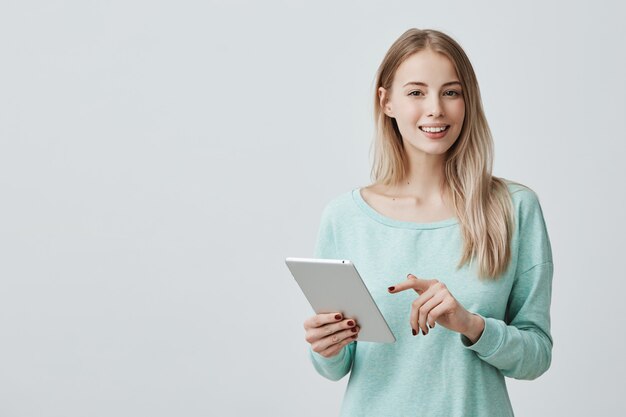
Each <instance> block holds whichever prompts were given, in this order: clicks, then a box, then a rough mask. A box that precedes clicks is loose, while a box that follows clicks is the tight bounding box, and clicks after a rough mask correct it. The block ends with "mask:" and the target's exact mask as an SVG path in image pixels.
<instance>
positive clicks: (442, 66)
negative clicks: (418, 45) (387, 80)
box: [394, 49, 458, 86]
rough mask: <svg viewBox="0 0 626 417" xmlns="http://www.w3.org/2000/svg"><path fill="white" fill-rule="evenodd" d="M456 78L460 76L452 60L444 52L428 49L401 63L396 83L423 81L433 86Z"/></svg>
mask: <svg viewBox="0 0 626 417" xmlns="http://www.w3.org/2000/svg"><path fill="white" fill-rule="evenodd" d="M455 79H458V77H457V73H456V70H455V69H454V65H453V64H452V61H450V59H449V58H448V57H447V56H445V55H443V54H442V53H439V52H435V51H432V50H430V49H426V50H423V51H420V52H416V53H414V54H412V55H411V56H409V57H408V58H407V59H405V60H404V61H403V62H402V64H400V66H399V67H398V69H397V70H396V74H395V77H394V84H396V85H398V86H402V85H404V84H405V83H407V82H409V81H421V82H424V83H426V84H428V85H429V86H433V85H437V84H439V85H441V84H443V83H446V82H448V81H452V80H455Z"/></svg>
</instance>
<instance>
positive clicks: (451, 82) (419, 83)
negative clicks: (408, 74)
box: [402, 81, 461, 87]
mask: <svg viewBox="0 0 626 417" xmlns="http://www.w3.org/2000/svg"><path fill="white" fill-rule="evenodd" d="M410 84H412V85H423V86H424V87H428V84H426V83H423V82H421V81H409V82H408V83H406V84H404V85H403V86H402V87H406V86H407V85H410ZM452 84H458V85H461V83H460V82H459V81H449V82H447V83H445V84H443V85H442V87H445V86H447V85H452Z"/></svg>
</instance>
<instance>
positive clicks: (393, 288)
mask: <svg viewBox="0 0 626 417" xmlns="http://www.w3.org/2000/svg"><path fill="white" fill-rule="evenodd" d="M387 289H388V290H389V291H393V290H395V289H396V287H389V288H387Z"/></svg>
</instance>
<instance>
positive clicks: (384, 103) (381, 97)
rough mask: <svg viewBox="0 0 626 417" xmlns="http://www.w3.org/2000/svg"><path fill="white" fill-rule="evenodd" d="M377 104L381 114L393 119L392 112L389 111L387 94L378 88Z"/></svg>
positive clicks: (385, 90) (381, 88) (383, 89)
mask: <svg viewBox="0 0 626 417" xmlns="http://www.w3.org/2000/svg"><path fill="white" fill-rule="evenodd" d="M378 102H379V104H380V108H381V109H382V110H383V112H384V113H385V114H386V115H387V116H389V117H393V111H392V109H391V104H390V103H389V93H388V92H387V89H385V88H383V87H378Z"/></svg>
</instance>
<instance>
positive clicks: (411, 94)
mask: <svg viewBox="0 0 626 417" xmlns="http://www.w3.org/2000/svg"><path fill="white" fill-rule="evenodd" d="M413 93H420V94H419V95H422V96H423V95H424V94H423V93H422V92H421V91H420V90H415V91H411V92H410V93H409V95H410V96H415V97H417V96H418V94H413Z"/></svg>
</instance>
